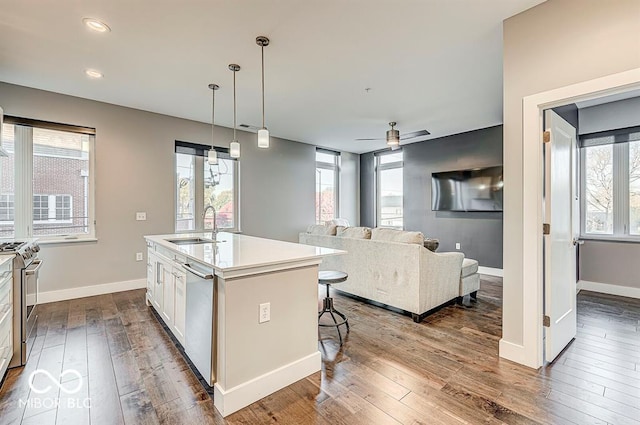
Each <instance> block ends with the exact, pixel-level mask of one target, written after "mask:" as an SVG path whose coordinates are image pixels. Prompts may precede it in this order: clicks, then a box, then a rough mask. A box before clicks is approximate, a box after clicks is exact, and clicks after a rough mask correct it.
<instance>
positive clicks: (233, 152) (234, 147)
mask: <svg viewBox="0 0 640 425" xmlns="http://www.w3.org/2000/svg"><path fill="white" fill-rule="evenodd" d="M229 156H231V158H240V142H238V141H237V140H234V141H233V142H231V143H230V144H229Z"/></svg>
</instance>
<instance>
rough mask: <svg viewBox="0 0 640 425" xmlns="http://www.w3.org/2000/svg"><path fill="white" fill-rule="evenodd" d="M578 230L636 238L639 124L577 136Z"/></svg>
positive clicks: (639, 195)
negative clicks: (579, 193) (579, 149)
mask: <svg viewBox="0 0 640 425" xmlns="http://www.w3.org/2000/svg"><path fill="white" fill-rule="evenodd" d="M580 143H581V146H582V149H581V164H582V173H581V174H582V215H583V217H582V218H583V220H582V223H583V224H582V233H583V235H585V236H586V237H592V238H593V237H595V238H598V237H600V238H613V239H640V238H639V236H640V128H634V129H623V130H615V131H608V132H602V133H596V134H589V135H584V136H581V137H580Z"/></svg>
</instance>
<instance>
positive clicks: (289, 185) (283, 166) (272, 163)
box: [0, 83, 358, 292]
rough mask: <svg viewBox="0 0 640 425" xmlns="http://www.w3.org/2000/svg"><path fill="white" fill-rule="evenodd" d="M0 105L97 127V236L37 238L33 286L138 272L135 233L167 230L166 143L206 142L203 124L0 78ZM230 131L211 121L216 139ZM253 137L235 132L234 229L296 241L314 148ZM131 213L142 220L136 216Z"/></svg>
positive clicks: (169, 153) (170, 217) (169, 148)
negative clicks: (55, 240)
mask: <svg viewBox="0 0 640 425" xmlns="http://www.w3.org/2000/svg"><path fill="white" fill-rule="evenodd" d="M0 105H2V107H3V108H4V112H5V114H7V115H14V116H20V117H27V118H35V119H40V120H45V121H54V122H61V123H65V124H75V125H81V126H87V127H94V128H96V153H95V154H96V167H95V168H96V176H95V179H96V191H95V194H96V220H97V224H96V233H97V238H98V242H84V243H68V244H61V245H46V246H43V249H42V252H41V257H42V258H43V259H44V260H45V264H44V266H43V268H42V273H41V282H40V289H41V291H45V292H46V291H54V290H62V289H69V288H78V287H84V286H90V285H99V284H105V283H112V282H122V281H129V280H135V279H142V278H144V276H145V270H146V269H145V262H144V261H143V262H136V261H135V253H136V252H146V247H145V242H144V240H143V238H142V237H143V235H147V234H161V233H172V232H173V231H174V216H175V212H174V210H175V205H174V196H175V195H174V191H175V188H174V186H175V181H174V178H175V177H174V175H175V162H174V161H175V154H174V141H175V140H183V141H190V142H195V143H203V144H208V143H210V138H211V126H210V125H209V124H204V123H200V122H195V121H189V120H184V119H179V118H174V117H169V116H166V115H160V114H154V113H150V112H144V111H140V110H135V109H130V108H124V107H121V106H116V105H111V104H106V103H101V102H96V101H92V100H88V99H81V98H77V97H72V96H66V95H61V94H56V93H51V92H46V91H42V90H36V89H31V88H26V87H21V86H16V85H11V84H6V83H0ZM231 137H232V136H231V130H230V129H227V128H221V127H218V128H217V140H218V141H225V142H224V143H220V145H224V146H225V147H226V146H228V142H226V141H229V140H231ZM255 137H256V136H255V134H251V133H246V132H239V140H240V143H241V145H242V156H241V160H240V202H241V206H240V208H241V226H242V230H243V232H244V233H246V234H250V235H256V236H262V237H269V238H273V239H281V240H288V241H297V235H298V232H300V231H301V230H302V229H305V228H306V227H307V226H308V225H309V224H311V223H313V222H314V220H315V218H314V217H315V215H314V209H315V205H314V203H315V200H314V191H315V147H314V146H312V145H308V144H303V143H297V142H292V141H289V140H284V139H278V138H275V137H274V138H272V146H271V148H270V149H268V150H264V149H258V148H257V146H256V141H255ZM349 170H350V172H357V170H353V169H351V168H349ZM350 178H351V179H354V180H356V179H357V178H358V177H357V176H352V177H350ZM356 196H357V195H356ZM353 202H355V200H354V201H353ZM136 211H146V212H147V221H136V220H135V213H136Z"/></svg>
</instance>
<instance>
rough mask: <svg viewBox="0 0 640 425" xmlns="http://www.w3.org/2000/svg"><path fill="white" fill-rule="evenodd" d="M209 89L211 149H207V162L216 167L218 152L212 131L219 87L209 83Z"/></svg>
mask: <svg viewBox="0 0 640 425" xmlns="http://www.w3.org/2000/svg"><path fill="white" fill-rule="evenodd" d="M209 88H210V89H211V149H209V156H208V157H207V162H209V165H216V164H217V163H218V152H216V148H215V146H214V145H213V130H214V128H215V126H216V121H215V117H216V90H218V89H219V88H220V86H219V85H217V84H213V83H211V84H209Z"/></svg>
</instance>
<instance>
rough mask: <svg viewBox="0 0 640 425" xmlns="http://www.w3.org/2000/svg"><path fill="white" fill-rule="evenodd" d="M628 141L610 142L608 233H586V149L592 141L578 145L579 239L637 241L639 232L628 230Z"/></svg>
mask: <svg viewBox="0 0 640 425" xmlns="http://www.w3.org/2000/svg"><path fill="white" fill-rule="evenodd" d="M629 143H630V142H619V143H611V145H612V168H613V170H612V178H613V208H612V214H613V232H612V234H599V233H587V229H586V222H587V220H586V213H587V169H586V167H587V149H589V148H591V147H595V146H596V145H594V146H582V147H581V148H580V167H579V168H580V180H579V182H580V192H579V193H580V239H584V240H600V241H617V242H630V243H640V235H632V234H630V222H629V221H630V212H629V207H630V199H629V198H630V187H629V182H630V174H629V172H630V170H629Z"/></svg>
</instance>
